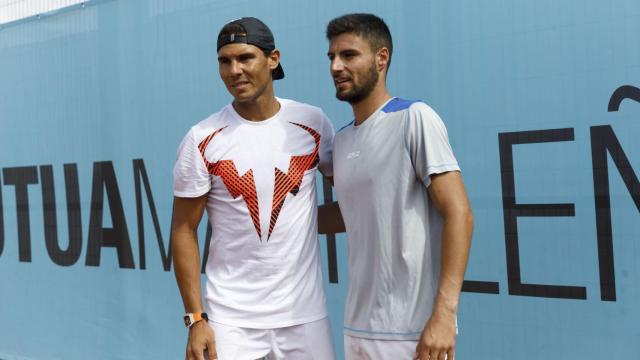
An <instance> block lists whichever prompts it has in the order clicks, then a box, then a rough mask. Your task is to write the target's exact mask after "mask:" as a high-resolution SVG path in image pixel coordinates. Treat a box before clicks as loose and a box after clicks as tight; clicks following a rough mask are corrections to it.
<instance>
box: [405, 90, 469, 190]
mask: <svg viewBox="0 0 640 360" xmlns="http://www.w3.org/2000/svg"><path fill="white" fill-rule="evenodd" d="M404 125H405V141H406V143H405V144H406V146H407V151H408V152H409V156H410V157H411V162H412V163H413V168H414V170H415V172H416V176H417V177H418V178H419V179H421V180H422V183H423V184H424V185H425V186H426V187H428V186H429V185H430V184H431V177H430V176H431V175H433V174H440V173H444V172H448V171H460V167H459V166H458V161H457V160H456V158H455V156H454V155H453V150H451V145H450V144H449V136H448V135H447V129H446V127H445V126H444V123H443V122H442V119H440V117H439V116H438V114H436V112H435V111H433V109H432V108H431V107H429V106H428V105H426V104H425V103H422V102H417V103H414V104H412V105H411V107H410V108H409V116H408V117H407V118H406V119H405V124H404Z"/></svg>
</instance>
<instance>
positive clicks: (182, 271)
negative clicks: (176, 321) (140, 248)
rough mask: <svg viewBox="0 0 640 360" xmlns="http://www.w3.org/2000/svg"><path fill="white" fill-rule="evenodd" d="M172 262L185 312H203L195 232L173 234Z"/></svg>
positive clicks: (175, 232) (198, 252)
mask: <svg viewBox="0 0 640 360" xmlns="http://www.w3.org/2000/svg"><path fill="white" fill-rule="evenodd" d="M173 262H174V266H175V275H176V281H177V283H178V288H179V289H180V295H181V296H182V302H183V304H184V309H185V311H186V312H191V313H195V312H203V306H202V288H201V282H200V281H201V280H200V251H199V249H198V240H197V236H196V233H195V231H178V230H176V231H174V232H173Z"/></svg>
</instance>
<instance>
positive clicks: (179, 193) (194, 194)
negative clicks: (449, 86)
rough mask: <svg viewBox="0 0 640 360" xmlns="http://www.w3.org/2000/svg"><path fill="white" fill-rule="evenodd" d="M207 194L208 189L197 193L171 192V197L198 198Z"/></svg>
mask: <svg viewBox="0 0 640 360" xmlns="http://www.w3.org/2000/svg"><path fill="white" fill-rule="evenodd" d="M208 192H209V189H206V190H204V189H203V190H202V191H198V192H187V191H176V190H174V191H173V196H175V197H182V198H196V197H200V196H202V195H204V194H206V193H208Z"/></svg>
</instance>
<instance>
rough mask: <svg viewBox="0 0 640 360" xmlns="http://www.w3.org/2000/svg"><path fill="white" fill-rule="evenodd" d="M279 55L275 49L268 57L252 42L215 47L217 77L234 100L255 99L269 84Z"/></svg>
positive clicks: (246, 100) (245, 100)
mask: <svg viewBox="0 0 640 360" xmlns="http://www.w3.org/2000/svg"><path fill="white" fill-rule="evenodd" d="M278 58H279V53H278V52H277V51H274V52H273V53H272V55H270V56H268V57H267V56H265V55H264V53H263V52H262V50H261V49H260V48H258V47H257V46H253V45H248V44H241V43H235V44H228V45H225V46H223V47H221V48H220V50H218V65H219V71H220V78H221V79H222V81H223V82H224V84H225V86H226V87H227V90H228V91H229V93H230V94H231V95H232V96H233V98H234V99H235V101H237V102H250V101H255V100H256V99H258V98H259V97H260V96H261V95H262V94H263V93H264V92H265V90H266V89H267V87H268V86H269V85H271V81H272V80H271V70H272V69H275V68H276V66H277V65H278Z"/></svg>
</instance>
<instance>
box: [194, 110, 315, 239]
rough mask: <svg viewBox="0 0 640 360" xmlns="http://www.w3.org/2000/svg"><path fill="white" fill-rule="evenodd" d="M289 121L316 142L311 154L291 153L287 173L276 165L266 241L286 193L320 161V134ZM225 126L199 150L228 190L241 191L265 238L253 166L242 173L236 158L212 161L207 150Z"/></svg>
mask: <svg viewBox="0 0 640 360" xmlns="http://www.w3.org/2000/svg"><path fill="white" fill-rule="evenodd" d="M290 124H293V125H295V126H298V127H300V128H302V129H303V130H305V131H306V132H308V133H309V135H311V136H312V137H313V139H314V142H315V146H314V149H313V151H312V152H311V153H309V154H303V155H294V156H291V159H290V160H289V169H288V170H287V172H286V173H285V172H283V171H282V170H280V169H278V168H275V169H274V175H275V183H274V187H273V202H272V205H271V215H270V218H271V219H270V222H269V233H268V235H267V241H269V238H270V237H271V233H272V232H273V229H274V228H275V226H276V223H277V221H278V216H279V215H280V210H282V205H284V201H285V199H286V197H287V194H289V193H291V194H293V195H294V196H295V195H296V194H298V191H299V190H300V184H301V183H302V178H303V176H304V172H305V171H307V170H310V169H313V168H314V167H315V166H316V165H317V164H318V161H319V155H318V150H319V148H320V134H319V133H318V132H317V131H315V130H314V129H312V128H310V127H308V126H305V125H302V124H298V123H294V122H292V123H290ZM225 128H226V126H225V127H223V128H221V129H218V130H216V131H214V132H213V133H211V135H209V136H207V137H206V138H205V139H204V140H202V141H201V142H200V144H199V145H198V150H199V151H200V155H202V159H203V160H204V164H205V167H206V168H207V171H208V172H209V174H211V175H215V176H219V177H220V178H221V179H222V182H223V183H224V185H225V187H226V188H227V190H228V191H229V194H230V195H231V196H232V197H233V198H234V199H236V198H238V197H239V196H241V195H242V198H243V199H244V202H245V204H246V205H247V209H248V210H249V215H250V216H251V220H252V222H253V225H254V227H255V229H256V232H257V233H258V238H259V239H260V241H262V232H261V231H260V213H259V207H258V194H257V191H256V182H255V179H254V177H253V170H252V169H251V170H249V171H247V172H245V173H244V174H243V175H242V176H240V174H239V173H238V169H237V167H236V165H235V163H234V162H233V160H219V161H216V162H209V161H208V160H207V158H206V156H205V154H204V153H205V150H206V149H207V146H208V145H209V143H210V142H211V140H212V139H213V138H214V137H215V136H216V135H218V134H219V133H220V132H221V131H223V130H224V129H225Z"/></svg>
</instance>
